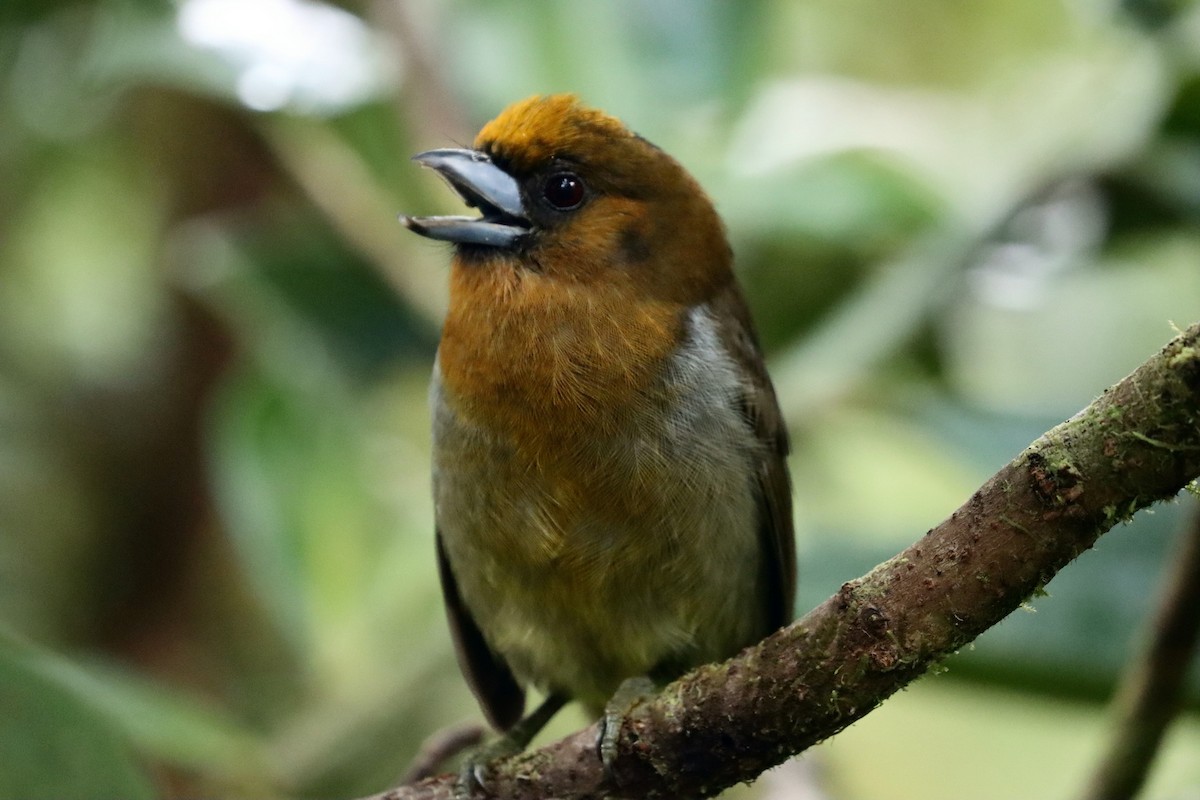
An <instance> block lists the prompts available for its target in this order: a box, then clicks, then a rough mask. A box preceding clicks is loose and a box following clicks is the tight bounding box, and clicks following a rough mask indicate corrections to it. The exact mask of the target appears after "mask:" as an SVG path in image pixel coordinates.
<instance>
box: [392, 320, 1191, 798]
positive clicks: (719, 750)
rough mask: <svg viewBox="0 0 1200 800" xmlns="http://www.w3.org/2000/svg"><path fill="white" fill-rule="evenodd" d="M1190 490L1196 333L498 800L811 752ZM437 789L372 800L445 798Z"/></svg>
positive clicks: (507, 776) (692, 784)
mask: <svg viewBox="0 0 1200 800" xmlns="http://www.w3.org/2000/svg"><path fill="white" fill-rule="evenodd" d="M1198 475H1200V324H1197V325H1194V326H1192V327H1191V328H1189V329H1188V330H1187V331H1185V332H1184V333H1183V334H1181V335H1180V336H1178V337H1177V338H1176V339H1174V340H1173V341H1171V342H1170V343H1169V344H1168V345H1167V346H1166V347H1164V348H1163V349H1162V350H1161V351H1160V352H1159V353H1158V354H1156V355H1155V356H1154V357H1152V358H1151V359H1150V360H1148V361H1147V362H1146V363H1145V364H1143V365H1142V366H1141V367H1139V368H1138V369H1137V370H1136V371H1135V372H1134V373H1133V374H1132V375H1130V376H1129V377H1127V378H1126V379H1124V380H1123V381H1121V382H1120V383H1118V384H1117V385H1115V386H1113V387H1111V388H1109V389H1108V390H1107V391H1105V392H1104V394H1103V395H1101V396H1100V397H1099V398H1098V399H1097V400H1096V401H1095V402H1094V403H1092V404H1091V405H1090V406H1088V407H1087V408H1086V409H1084V410H1083V411H1081V412H1080V413H1079V414H1077V415H1076V416H1074V417H1072V418H1071V419H1069V420H1067V421H1066V422H1064V423H1063V424H1061V425H1059V426H1058V427H1056V428H1054V429H1053V430H1051V431H1049V432H1048V433H1046V434H1045V435H1043V436H1042V437H1041V438H1040V439H1038V440H1037V441H1036V442H1034V443H1033V444H1032V445H1030V446H1029V448H1027V449H1026V450H1025V451H1024V452H1023V453H1021V454H1020V455H1019V456H1018V457H1017V458H1016V459H1015V460H1013V461H1012V462H1011V463H1010V464H1008V465H1007V466H1005V467H1004V468H1003V469H1001V470H1000V471H999V472H998V473H996V475H994V476H993V477H992V478H991V479H990V480H989V481H988V482H987V483H986V484H984V485H983V486H982V487H981V488H980V489H979V490H978V491H977V492H976V493H975V494H974V495H973V496H972V497H971V498H970V499H969V500H968V501H967V502H966V503H965V504H964V505H963V506H962V507H961V508H959V509H958V510H957V511H955V512H954V513H953V514H951V515H950V517H949V519H947V520H946V521H944V522H943V523H941V524H940V525H939V526H937V527H936V528H934V529H933V530H931V531H929V532H928V533H926V535H925V536H924V537H922V538H921V539H920V540H918V541H917V542H916V543H914V544H913V545H912V546H910V547H909V548H908V549H906V550H905V551H903V552H902V553H900V554H898V555H896V556H895V557H893V558H892V559H890V560H889V561H887V562H885V563H883V564H881V565H879V566H878V567H876V568H875V569H873V570H872V571H871V572H870V573H869V574H867V575H865V576H863V577H861V578H857V579H855V580H853V581H849V582H848V583H846V584H844V585H843V586H842V587H841V589H840V590H839V591H838V592H837V594H835V595H834V596H833V597H830V598H829V599H828V600H826V601H825V602H824V603H822V604H821V605H820V606H818V607H817V608H815V609H813V610H812V611H810V612H809V613H808V614H807V615H805V616H804V617H803V618H802V619H800V620H798V621H796V622H794V623H793V624H791V625H789V626H788V627H787V628H784V629H783V630H781V631H779V632H777V633H775V634H773V635H772V636H770V637H768V638H767V639H765V640H763V641H762V642H760V643H759V644H757V645H755V646H753V647H750V648H747V649H746V650H744V651H743V652H742V653H740V654H739V655H738V656H736V657H735V658H733V659H730V660H729V661H725V662H723V663H720V664H711V665H706V666H703V667H700V668H698V669H696V670H694V671H692V672H690V673H688V674H687V675H685V676H683V677H682V678H680V679H679V680H677V681H675V682H674V683H672V684H671V685H670V686H668V687H667V688H666V689H665V690H664V691H663V692H662V693H661V694H660V695H658V696H657V697H655V698H653V699H650V700H647V701H645V702H643V703H641V704H639V705H637V706H636V707H635V708H633V709H632V710H631V711H630V713H629V714H628V716H627V717H626V718H625V721H624V724H623V725H622V728H621V732H620V739H619V751H618V752H619V755H618V758H617V761H616V764H615V766H614V769H613V771H612V774H611V775H609V776H606V775H605V772H604V770H603V769H602V767H601V765H600V762H599V759H598V758H597V755H596V747H595V745H596V733H597V730H596V726H595V725H593V726H591V727H589V728H587V729H585V730H582V731H580V732H578V733H575V734H573V735H571V736H568V737H567V738H565V739H562V740H560V741H558V742H555V743H553V744H551V745H548V746H546V747H544V748H542V749H540V750H536V751H531V752H527V753H523V754H521V755H519V756H515V757H512V758H509V759H504V760H501V761H498V762H496V763H494V764H493V765H492V769H491V771H490V773H489V775H488V779H487V789H488V793H489V794H490V795H493V796H495V797H498V798H533V797H558V798H600V797H604V796H612V795H618V796H627V797H650V798H659V797H707V796H711V795H714V794H716V793H717V792H719V791H721V790H722V789H724V788H726V787H728V786H731V785H733V784H735V783H739V782H742V781H747V780H751V779H753V778H755V777H756V776H758V775H759V774H761V773H762V772H763V771H764V770H766V769H768V768H770V767H772V766H774V765H776V764H779V763H780V762H782V761H784V760H785V759H787V758H789V757H790V756H792V755H794V754H796V753H799V752H801V751H803V750H804V749H806V748H808V747H810V746H811V745H813V744H816V743H817V742H820V741H821V740H823V739H826V738H828V737H830V736H832V735H833V734H835V733H837V732H838V731H840V730H842V729H843V728H845V727H846V726H848V725H850V724H851V723H852V722H854V721H855V720H857V719H859V718H860V717H862V716H864V715H865V714H867V713H868V712H869V711H871V710H872V709H873V708H875V707H876V706H877V705H879V703H881V702H882V701H883V700H885V699H886V698H888V697H889V696H890V695H892V694H893V693H894V692H896V691H897V690H899V689H901V688H903V687H904V686H906V685H907V684H908V683H909V682H911V681H912V680H913V679H915V678H916V677H918V676H919V675H921V674H922V673H923V672H925V670H926V669H928V668H929V667H930V666H931V665H933V664H936V663H937V662H938V661H940V660H941V659H943V658H945V657H946V656H947V655H949V654H951V653H953V652H954V651H955V650H957V649H958V648H960V647H962V646H963V645H965V644H967V643H968V642H970V641H971V640H972V639H974V638H975V637H976V636H978V635H979V634H981V633H982V632H983V631H985V630H987V629H988V628H989V627H991V626H992V625H995V624H996V623H997V622H999V621H1000V620H1001V619H1003V618H1004V617H1005V616H1006V615H1008V614H1009V612H1011V611H1013V610H1014V609H1015V608H1017V607H1018V606H1019V605H1020V604H1021V603H1022V602H1024V601H1025V600H1026V599H1027V598H1028V597H1030V596H1031V595H1032V594H1033V593H1034V592H1036V591H1038V590H1039V589H1041V588H1042V587H1043V586H1044V585H1045V584H1046V582H1048V581H1049V580H1050V579H1051V578H1052V577H1053V576H1054V575H1055V574H1056V573H1057V572H1058V571H1059V570H1060V569H1062V567H1063V566H1065V565H1066V564H1067V563H1068V562H1070V561H1071V560H1072V559H1073V558H1075V557H1076V556H1078V555H1079V554H1080V553H1081V552H1083V551H1084V550H1086V549H1088V548H1089V547H1091V546H1092V544H1093V543H1094V542H1095V540H1096V539H1097V537H1099V536H1100V535H1101V534H1102V533H1104V532H1105V531H1107V530H1108V529H1109V528H1111V527H1113V526H1114V525H1116V524H1117V523H1119V522H1124V521H1126V520H1128V519H1129V518H1130V517H1131V516H1132V515H1133V514H1134V512H1136V511H1137V510H1138V509H1140V508H1143V507H1145V506H1147V505H1149V504H1151V503H1154V502H1156V501H1159V500H1164V499H1167V498H1169V497H1172V496H1173V495H1175V494H1176V493H1177V492H1178V491H1179V490H1180V489H1181V488H1183V487H1184V486H1185V485H1186V484H1187V483H1188V482H1189V481H1192V480H1194V479H1195V478H1196V477H1197V476H1198ZM453 785H454V784H453V780H452V779H451V778H449V777H448V776H442V777H439V778H432V779H429V780H426V781H423V782H421V783H418V784H415V785H412V786H404V787H400V788H398V789H393V790H391V791H389V792H385V793H383V794H379V795H375V796H374V798H373V800H408V798H430V799H432V798H438V799H439V800H440V799H441V798H448V797H450V796H451V794H452V791H453Z"/></svg>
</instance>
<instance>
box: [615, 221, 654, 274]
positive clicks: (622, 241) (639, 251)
mask: <svg viewBox="0 0 1200 800" xmlns="http://www.w3.org/2000/svg"><path fill="white" fill-rule="evenodd" d="M617 246H618V247H619V248H620V251H621V261H622V262H624V263H627V264H638V263H641V262H643V261H647V260H649V258H650V243H649V242H648V241H647V240H646V236H645V235H644V234H643V233H642V231H641V230H640V229H639V228H638V226H637V225H635V224H630V225H626V226H625V227H624V228H622V229H621V233H620V234H619V235H618V237H617Z"/></svg>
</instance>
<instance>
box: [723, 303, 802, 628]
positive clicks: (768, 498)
mask: <svg viewBox="0 0 1200 800" xmlns="http://www.w3.org/2000/svg"><path fill="white" fill-rule="evenodd" d="M712 309H713V317H714V318H715V319H717V320H719V325H720V335H721V340H722V343H723V344H724V345H725V348H726V350H727V351H728V353H729V354H730V356H732V357H733V359H734V360H735V361H736V362H737V363H738V365H739V366H741V367H743V374H744V375H746V376H747V380H746V382H745V384H744V385H743V388H742V397H741V398H740V399H741V411H742V415H743V416H744V417H745V418H746V422H747V423H748V424H749V425H750V427H751V429H752V430H753V431H754V433H755V435H756V436H757V437H758V439H759V441H760V442H761V443H762V445H763V447H762V450H761V452H762V454H763V455H762V456H761V459H760V461H759V463H758V470H757V472H758V476H757V477H758V490H759V495H758V508H759V542H760V545H761V547H762V548H763V552H764V554H765V556H766V558H764V559H763V561H764V564H765V570H766V574H765V575H764V579H765V583H766V586H767V603H768V616H767V618H768V620H769V622H770V626H771V630H772V631H773V630H775V629H777V628H781V627H783V626H784V625H786V624H787V623H789V622H791V621H792V615H793V606H794V603H795V594H796V539H795V535H794V533H793V529H792V482H791V478H790V477H789V475H788V468H787V455H788V451H789V450H790V444H789V442H788V435H787V428H786V427H785V425H784V422H783V413H782V412H781V411H780V410H779V401H778V400H777V399H776V397H775V387H774V386H772V385H771V378H770V376H769V375H768V374H767V368H766V364H764V363H763V359H762V352H761V348H760V347H759V344H758V336H757V335H756V333H755V331H754V323H753V322H752V321H751V319H750V312H749V309H748V308H747V307H746V301H745V300H744V299H743V298H742V294H741V291H740V290H739V289H738V286H737V284H736V283H732V282H731V283H730V284H729V285H728V286H727V287H726V288H725V289H724V290H722V291H721V292H720V293H719V294H718V295H717V296H716V297H715V298H714V299H713V301H712Z"/></svg>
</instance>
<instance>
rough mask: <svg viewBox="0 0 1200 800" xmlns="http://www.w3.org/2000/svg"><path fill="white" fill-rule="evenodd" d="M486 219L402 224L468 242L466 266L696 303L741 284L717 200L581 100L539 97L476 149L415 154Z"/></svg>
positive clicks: (505, 118) (493, 127) (460, 263)
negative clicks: (735, 279) (735, 282)
mask: <svg viewBox="0 0 1200 800" xmlns="http://www.w3.org/2000/svg"><path fill="white" fill-rule="evenodd" d="M414 158H415V160H416V161H418V162H420V163H421V164H423V165H425V166H427V167H430V168H431V169H434V170H436V171H437V172H438V173H439V174H440V175H441V176H442V177H443V178H445V179H446V181H447V182H448V183H449V184H450V185H451V186H452V187H453V188H454V189H455V190H456V191H457V192H458V193H459V195H460V196H461V197H462V199H463V200H464V201H465V202H466V203H467V205H469V206H472V207H474V208H476V209H478V210H479V211H480V213H481V216H479V217H469V216H444V217H409V216H406V217H401V221H402V222H403V223H404V224H405V225H406V226H407V227H408V228H409V229H411V230H413V231H415V232H416V233H419V234H421V235H422V236H427V237H429V238H431V239H440V240H444V241H449V242H453V243H455V245H456V250H457V253H456V267H457V268H461V269H488V268H494V267H496V266H497V265H506V266H508V267H509V268H510V269H517V270H527V271H531V272H534V273H538V274H540V275H542V276H544V277H545V278H547V279H550V280H554V281H563V282H569V283H574V284H594V283H597V282H602V283H604V284H606V285H608V286H610V287H620V288H621V289H622V291H624V292H628V293H630V294H631V299H633V298H634V297H636V298H641V299H652V300H657V301H667V302H672V303H680V304H685V305H691V304H694V303H697V302H701V301H703V300H705V299H707V298H708V297H709V296H711V294H712V293H713V292H715V291H716V290H718V289H719V288H721V287H722V286H724V285H726V284H727V283H728V281H729V280H730V278H731V273H730V261H731V257H730V251H729V245H728V243H727V242H726V239H725V234H724V230H723V228H722V225H721V222H720V219H719V218H718V216H717V213H716V211H715V210H714V208H713V206H712V203H711V202H710V201H709V199H708V197H707V196H706V195H705V194H704V192H703V190H702V189H701V188H700V186H699V185H698V184H697V183H696V181H695V180H694V179H693V178H692V177H691V176H690V175H689V174H688V173H687V172H686V171H685V170H684V169H683V167H681V166H680V165H679V163H678V162H676V161H675V159H673V158H671V157H670V156H669V155H667V154H666V153H665V152H663V151H662V150H660V149H659V148H657V147H656V146H654V145H653V144H651V143H650V142H648V141H646V140H645V139H643V138H641V137H640V136H638V135H636V134H634V133H633V132H631V131H630V130H629V129H628V128H626V127H625V126H624V125H623V124H622V123H621V122H620V121H619V120H617V119H615V118H614V117H611V116H609V115H607V114H605V113H603V112H601V111H598V110H595V109H591V108H587V107H585V106H582V105H580V104H579V102H578V101H577V100H576V98H575V97H574V96H572V95H564V94H558V95H549V96H536V97H531V98H529V99H527V100H522V101H520V102H518V103H515V104H513V105H512V106H509V107H508V108H507V109H505V110H504V111H503V112H501V114H500V115H499V116H498V117H496V118H495V119H494V120H492V121H491V122H489V123H487V124H486V125H485V126H484V127H483V129H482V130H481V131H480V132H479V135H478V136H477V137H476V139H475V144H474V148H473V149H439V150H430V151H428V152H425V153H421V154H419V155H417V156H415V157H414Z"/></svg>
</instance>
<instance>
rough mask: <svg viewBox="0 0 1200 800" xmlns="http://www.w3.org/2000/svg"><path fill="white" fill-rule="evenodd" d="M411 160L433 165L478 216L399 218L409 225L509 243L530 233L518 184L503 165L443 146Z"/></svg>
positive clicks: (446, 235)
mask: <svg viewBox="0 0 1200 800" xmlns="http://www.w3.org/2000/svg"><path fill="white" fill-rule="evenodd" d="M413 161H416V162H417V163H419V164H421V165H423V166H426V167H429V168H430V169H433V170H436V171H437V173H438V174H439V175H441V176H442V177H443V178H445V179H446V182H447V183H449V184H450V186H451V187H453V188H454V191H456V192H458V194H459V196H461V197H462V199H463V202H465V203H466V204H467V205H468V206H471V207H472V208H477V209H479V211H480V213H481V214H482V216H479V217H410V216H404V215H401V217H400V222H401V223H403V225H404V226H405V227H406V228H408V229H409V230H410V231H413V232H415V233H419V234H421V235H422V236H428V237H429V238H430V239H441V240H442V241H446V242H455V243H458V244H477V245H485V246H488V247H511V246H512V245H514V244H515V243H516V242H517V240H518V239H520V238H521V237H522V236H524V235H525V234H527V233H529V228H530V225H531V224H530V221H529V217H528V215H527V213H526V211H525V204H524V203H523V202H522V200H521V188H520V186H518V185H517V182H516V181H515V180H514V179H513V177H512V176H511V175H509V174H508V173H507V172H505V171H504V170H502V169H500V168H499V167H497V166H496V165H495V164H493V163H492V160H491V159H490V158H488V156H487V155H486V154H484V153H481V152H479V151H478V150H461V149H458V148H442V149H439V150H428V151H426V152H424V153H418V154H417V155H415V156H413Z"/></svg>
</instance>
